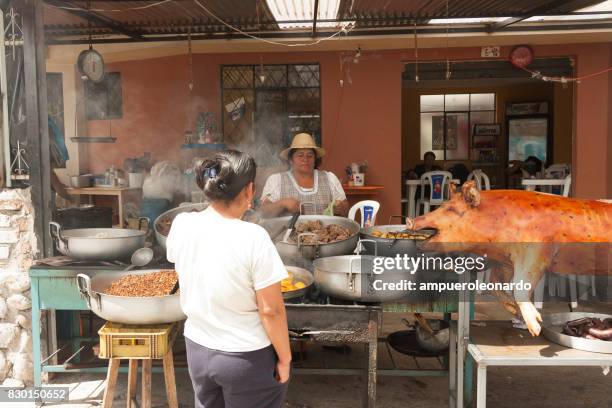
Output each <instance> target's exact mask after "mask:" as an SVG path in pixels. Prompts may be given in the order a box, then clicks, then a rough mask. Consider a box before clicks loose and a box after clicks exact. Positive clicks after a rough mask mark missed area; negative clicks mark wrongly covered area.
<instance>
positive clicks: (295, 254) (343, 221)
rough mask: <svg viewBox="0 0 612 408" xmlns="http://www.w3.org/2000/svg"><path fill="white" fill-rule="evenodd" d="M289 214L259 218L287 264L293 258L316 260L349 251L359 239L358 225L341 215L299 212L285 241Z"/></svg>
mask: <svg viewBox="0 0 612 408" xmlns="http://www.w3.org/2000/svg"><path fill="white" fill-rule="evenodd" d="M291 218H292V217H278V218H270V219H267V220H263V221H261V223H260V225H261V226H262V227H264V228H265V229H266V230H267V231H268V233H269V234H270V236H271V237H272V239H275V238H277V240H276V242H275V245H276V249H277V250H278V253H279V254H280V256H281V258H282V259H283V260H284V261H285V262H288V263H292V262H294V261H295V260H296V259H300V258H304V259H309V260H312V259H316V258H322V257H328V256H338V255H348V254H352V253H353V251H354V250H355V247H356V246H357V241H358V240H359V224H358V223H357V222H355V221H353V220H350V219H348V218H344V217H336V216H331V215H301V216H300V217H299V219H298V221H297V223H296V225H295V228H294V230H293V232H292V233H291V235H290V236H289V238H288V239H287V240H283V238H284V237H283V235H284V234H283V233H284V232H285V231H286V230H287V228H288V227H289V224H290V222H291Z"/></svg>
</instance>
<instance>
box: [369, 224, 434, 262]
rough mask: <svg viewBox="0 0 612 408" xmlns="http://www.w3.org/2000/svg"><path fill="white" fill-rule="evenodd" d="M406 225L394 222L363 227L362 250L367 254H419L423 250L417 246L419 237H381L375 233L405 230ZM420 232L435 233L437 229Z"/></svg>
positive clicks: (420, 232)
mask: <svg viewBox="0 0 612 408" xmlns="http://www.w3.org/2000/svg"><path fill="white" fill-rule="evenodd" d="M405 229H406V225H404V224H394V225H376V226H373V227H368V228H363V229H362V230H361V232H360V236H361V240H362V241H361V244H360V250H361V251H362V252H363V253H364V254H365V255H378V256H390V257H394V256H396V255H398V254H399V255H404V254H406V255H408V256H413V257H414V256H417V255H419V254H420V253H421V252H422V251H420V250H419V249H418V247H417V244H418V242H419V240H417V239H392V238H381V237H377V236H376V235H374V232H375V231H379V232H383V233H385V232H398V231H404V230H405ZM419 234H429V235H432V236H433V235H434V234H435V230H420V231H419Z"/></svg>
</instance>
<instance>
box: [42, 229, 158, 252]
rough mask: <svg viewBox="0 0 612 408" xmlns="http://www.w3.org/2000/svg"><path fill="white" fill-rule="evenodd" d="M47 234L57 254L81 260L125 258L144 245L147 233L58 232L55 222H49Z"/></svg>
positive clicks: (72, 230) (132, 231)
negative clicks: (49, 235)
mask: <svg viewBox="0 0 612 408" xmlns="http://www.w3.org/2000/svg"><path fill="white" fill-rule="evenodd" d="M147 222H148V220H147ZM49 233H50V234H51V237H53V239H54V241H55V245H56V247H57V250H58V251H60V252H61V253H62V254H64V255H66V256H69V257H71V258H74V259H77V260H82V261H113V260H117V259H129V258H130V256H131V255H132V253H133V252H134V251H136V250H137V249H139V248H142V247H144V246H145V239H146V234H147V232H146V231H141V230H134V229H122V228H79V229H69V230H62V228H61V226H60V225H59V224H58V223H56V222H50V223H49Z"/></svg>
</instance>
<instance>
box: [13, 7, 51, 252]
mask: <svg viewBox="0 0 612 408" xmlns="http://www.w3.org/2000/svg"><path fill="white" fill-rule="evenodd" d="M20 5H21V15H22V18H23V26H22V29H23V63H24V64H23V67H24V87H25V102H26V129H27V136H26V146H25V149H26V155H27V157H28V162H29V163H30V186H31V190H32V205H33V207H34V211H35V213H34V231H35V233H36V236H37V238H38V239H37V243H38V250H39V253H40V254H42V255H43V256H50V255H52V252H53V242H52V241H51V236H50V235H49V234H48V232H47V226H48V225H49V221H51V164H50V153H49V132H48V115H47V81H46V76H47V73H46V66H45V31H44V27H43V3H42V2H40V1H34V0H22V1H21V2H20Z"/></svg>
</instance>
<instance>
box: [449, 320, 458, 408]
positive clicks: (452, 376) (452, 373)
mask: <svg viewBox="0 0 612 408" xmlns="http://www.w3.org/2000/svg"><path fill="white" fill-rule="evenodd" d="M456 400H457V327H456V326H455V324H454V323H453V322H451V325H450V330H449V349H448V406H449V408H455V406H456Z"/></svg>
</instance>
